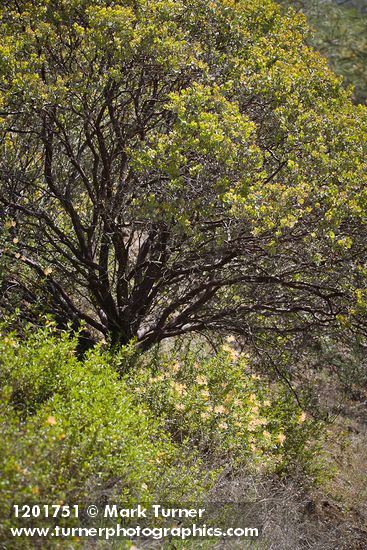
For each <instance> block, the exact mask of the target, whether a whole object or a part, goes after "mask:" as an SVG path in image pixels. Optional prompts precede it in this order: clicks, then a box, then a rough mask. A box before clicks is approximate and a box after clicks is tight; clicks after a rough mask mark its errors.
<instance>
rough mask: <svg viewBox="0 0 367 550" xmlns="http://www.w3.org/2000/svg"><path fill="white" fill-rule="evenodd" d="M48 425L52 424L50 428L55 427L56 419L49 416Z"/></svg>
mask: <svg viewBox="0 0 367 550" xmlns="http://www.w3.org/2000/svg"><path fill="white" fill-rule="evenodd" d="M47 424H50V426H54V425H55V424H56V418H55V417H54V416H49V417H48V418H47Z"/></svg>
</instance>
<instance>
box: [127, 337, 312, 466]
mask: <svg viewBox="0 0 367 550" xmlns="http://www.w3.org/2000/svg"><path fill="white" fill-rule="evenodd" d="M198 357H201V358H200V359H198ZM129 384H130V385H131V387H134V388H135V392H137V395H138V398H139V400H140V402H144V403H147V404H148V405H149V407H150V408H151V409H152V410H153V411H155V413H156V414H157V415H158V416H160V417H164V419H165V422H166V426H167V428H168V429H169V431H170V432H171V433H172V434H173V436H174V438H175V439H176V440H179V441H183V440H186V441H187V442H190V443H191V444H194V445H195V446H198V447H199V449H201V451H202V452H204V453H207V452H209V453H211V454H212V455H213V457H214V458H215V459H217V460H218V459H219V460H223V462H224V461H225V462H226V464H228V463H229V462H230V463H231V464H232V466H233V467H234V468H236V467H242V466H243V465H245V464H246V465H247V467H251V468H255V469H260V470H261V471H278V472H279V471H286V470H289V469H290V468H291V467H294V466H297V467H300V466H301V467H302V468H304V469H306V470H307V471H311V470H312V469H313V468H314V467H315V463H314V462H315V461H314V455H315V454H316V451H317V448H318V439H319V438H317V437H316V434H318V433H319V431H320V425H319V423H318V422H316V421H315V420H314V419H312V418H311V417H310V416H309V415H308V414H306V412H305V411H303V410H302V409H301V408H300V407H299V405H298V404H297V402H296V400H295V399H294V395H293V394H291V393H290V391H289V389H287V388H285V387H283V386H282V385H281V384H279V383H269V380H266V379H264V378H262V377H260V376H259V375H257V374H255V373H252V372H251V370H250V367H249V361H248V358H247V357H246V356H245V355H240V354H238V353H237V352H236V351H235V350H234V349H233V348H232V347H231V345H230V344H229V343H227V344H225V345H224V346H223V347H222V348H221V350H220V351H219V353H217V354H212V355H208V354H206V355H205V354H204V355H203V353H202V350H200V349H199V348H196V349H194V350H192V351H191V352H190V353H189V354H181V355H180V353H177V354H176V355H172V352H171V353H166V354H165V353H158V354H157V353H151V354H150V355H148V356H144V357H143V358H142V359H141V361H140V369H139V371H138V373H137V374H136V375H135V376H133V377H132V378H130V381H129Z"/></svg>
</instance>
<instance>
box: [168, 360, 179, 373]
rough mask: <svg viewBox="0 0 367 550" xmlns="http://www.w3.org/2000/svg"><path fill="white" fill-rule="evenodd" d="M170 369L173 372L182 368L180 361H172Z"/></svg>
mask: <svg viewBox="0 0 367 550" xmlns="http://www.w3.org/2000/svg"><path fill="white" fill-rule="evenodd" d="M170 370H171V371H172V372H178V371H179V370H180V363H177V361H175V362H174V363H172V365H171V366H170Z"/></svg>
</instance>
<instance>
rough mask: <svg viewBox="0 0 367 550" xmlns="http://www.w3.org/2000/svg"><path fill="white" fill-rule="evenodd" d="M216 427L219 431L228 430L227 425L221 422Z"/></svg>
mask: <svg viewBox="0 0 367 550" xmlns="http://www.w3.org/2000/svg"><path fill="white" fill-rule="evenodd" d="M218 427H219V428H220V429H221V430H226V429H227V428H228V424H227V422H221V423H220V424H219V425H218Z"/></svg>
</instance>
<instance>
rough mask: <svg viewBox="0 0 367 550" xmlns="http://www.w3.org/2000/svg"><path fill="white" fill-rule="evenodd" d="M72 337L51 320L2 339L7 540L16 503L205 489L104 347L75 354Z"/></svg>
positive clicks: (140, 498)
mask: <svg viewBox="0 0 367 550" xmlns="http://www.w3.org/2000/svg"><path fill="white" fill-rule="evenodd" d="M75 346H76V339H72V338H70V335H69V334H68V333H66V332H65V333H63V334H61V335H60V334H59V333H56V331H55V330H54V328H53V326H52V324H51V323H49V324H48V326H46V327H45V328H43V329H40V330H37V331H33V332H32V330H29V331H28V332H27V331H26V333H25V334H24V335H23V337H22V339H19V338H18V336H17V335H16V334H14V333H13V334H7V335H3V336H2V337H1V338H0V388H1V389H0V394H1V401H0V429H1V434H2V435H1V438H0V461H1V464H2V466H1V473H0V517H1V518H2V523H3V526H4V527H5V530H4V531H5V534H4V535H2V537H4V536H5V541H6V540H7V539H6V537H7V535H6V531H9V527H10V525H12V521H11V506H12V504H14V503H17V504H23V503H28V504H32V503H33V504H35V503H40V502H41V503H52V504H55V503H66V504H68V503H69V504H71V503H79V504H80V503H85V502H94V503H96V502H97V503H98V502H100V501H109V502H117V503H121V504H125V505H129V504H133V503H134V502H142V503H146V504H149V503H150V502H152V501H155V502H165V501H167V499H168V498H169V499H170V500H171V501H176V502H182V501H186V502H187V501H188V499H190V500H191V501H195V499H199V498H200V497H201V495H202V493H203V491H204V487H205V488H206V483H207V481H205V480H206V478H207V475H204V474H203V473H201V469H200V467H198V461H197V457H195V460H194V457H193V456H191V457H190V456H189V455H188V454H187V453H185V452H184V451H183V448H180V447H179V445H178V444H176V443H173V442H172V440H171V437H170V435H169V434H168V433H167V432H166V431H165V430H164V429H163V427H162V425H161V423H160V421H159V420H158V419H155V418H153V416H152V414H151V413H150V412H149V410H148V408H147V407H146V406H144V405H143V404H139V405H137V404H135V403H134V399H133V395H132V388H129V387H128V386H127V384H126V382H124V381H122V380H120V379H119V378H118V375H117V373H116V371H115V370H113V369H112V368H111V365H110V363H111V361H112V359H111V358H110V356H109V355H108V353H107V352H103V351H102V349H101V348H100V347H96V348H95V350H94V351H92V352H90V353H89V354H88V355H87V356H86V357H85V359H84V360H79V359H78V358H77V357H76V355H75ZM194 463H195V464H196V465H195V466H193V464H194ZM204 478H205V479H204ZM209 478H210V476H208V479H209ZM64 521H67V520H64ZM3 540H4V539H3ZM18 542H19V544H20V543H22V545H23V546H22V545H21V547H22V548H26V547H27V546H26V541H25V540H24V539H19V541H18V540H16V539H12V544H13V546H12V548H13V547H14V548H15V547H16V544H18ZM47 544H48V543H47Z"/></svg>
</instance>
